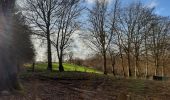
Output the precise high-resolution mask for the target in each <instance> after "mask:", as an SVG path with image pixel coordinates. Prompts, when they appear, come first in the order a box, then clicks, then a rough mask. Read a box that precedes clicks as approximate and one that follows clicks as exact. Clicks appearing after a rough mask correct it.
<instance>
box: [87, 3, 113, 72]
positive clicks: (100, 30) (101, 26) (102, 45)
mask: <svg viewBox="0 0 170 100" xmlns="http://www.w3.org/2000/svg"><path fill="white" fill-rule="evenodd" d="M88 11H89V20H88V21H89V23H90V28H89V31H90V33H89V34H87V36H86V37H85V39H86V40H87V42H88V43H89V46H90V48H91V49H93V50H95V51H96V52H99V53H100V54H101V55H102V57H103V67H104V74H107V68H106V66H107V65H106V54H107V49H108V46H109V41H108V40H110V39H109V38H111V37H109V34H108V29H107V28H106V25H107V21H106V20H107V18H106V17H107V16H108V15H107V13H108V4H107V1H106V0H102V1H100V0H96V2H95V5H94V6H93V8H92V9H89V10H88Z"/></svg>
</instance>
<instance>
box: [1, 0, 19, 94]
mask: <svg viewBox="0 0 170 100" xmlns="http://www.w3.org/2000/svg"><path fill="white" fill-rule="evenodd" d="M14 4H15V0H0V52H1V54H0V91H3V90H13V89H20V85H19V80H18V69H17V61H16V59H15V58H16V56H17V55H16V54H15V53H13V52H14V51H15V48H14V46H13V45H12V39H13V38H12V36H13V34H14V33H13V30H12V29H13V27H12V24H13V22H12V16H13V15H12V11H13V8H14ZM13 50H14V51H13Z"/></svg>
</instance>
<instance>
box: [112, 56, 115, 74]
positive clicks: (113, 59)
mask: <svg viewBox="0 0 170 100" xmlns="http://www.w3.org/2000/svg"><path fill="white" fill-rule="evenodd" d="M115 62H116V61H115V57H114V58H112V73H113V75H114V76H115V75H116V73H115Z"/></svg>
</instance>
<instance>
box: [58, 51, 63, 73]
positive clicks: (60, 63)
mask: <svg viewBox="0 0 170 100" xmlns="http://www.w3.org/2000/svg"><path fill="white" fill-rule="evenodd" d="M59 71H60V72H63V71H64V67H63V53H62V51H61V54H60V57H59Z"/></svg>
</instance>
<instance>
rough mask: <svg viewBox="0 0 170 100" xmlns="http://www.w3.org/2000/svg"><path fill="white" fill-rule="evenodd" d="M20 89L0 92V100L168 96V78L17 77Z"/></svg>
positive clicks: (157, 99) (167, 99)
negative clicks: (5, 93) (53, 78)
mask: <svg viewBox="0 0 170 100" xmlns="http://www.w3.org/2000/svg"><path fill="white" fill-rule="evenodd" d="M21 83H22V84H23V86H24V90H23V91H22V92H14V93H11V95H8V96H2V95H1V96H0V100H170V82H168V81H166V82H165V81H164V82H159V81H151V80H134V79H113V78H93V79H89V80H75V79H74V80H71V79H69V80H52V79H47V78H42V77H41V78H40V77H35V76H34V77H29V78H26V79H21Z"/></svg>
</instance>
